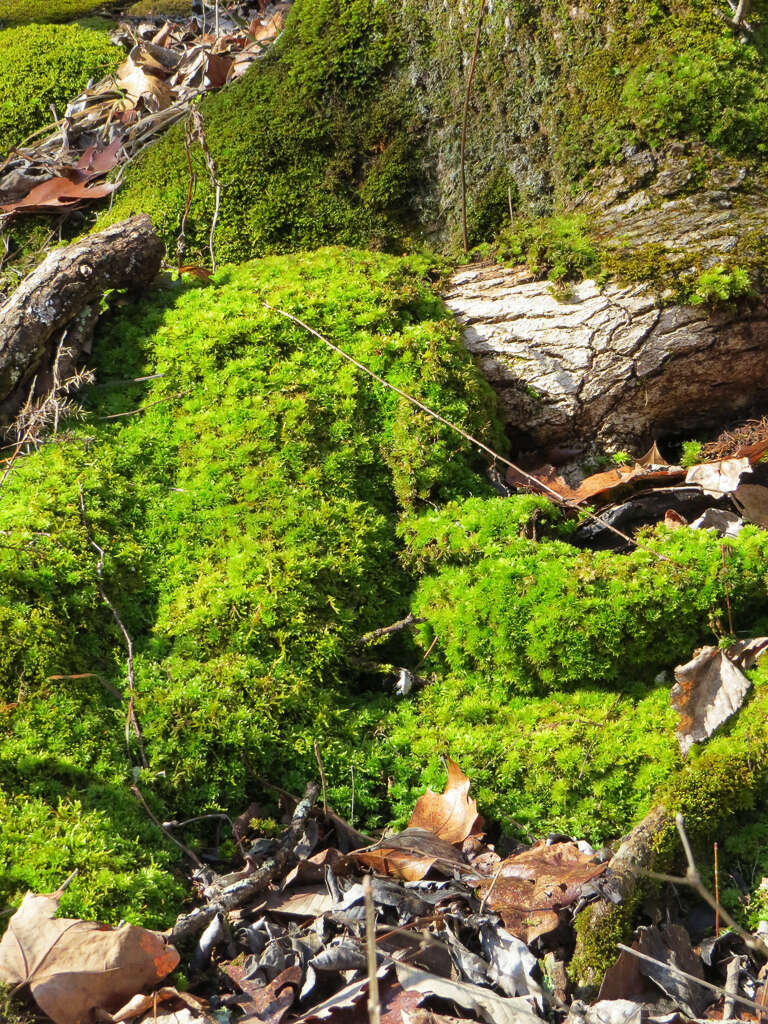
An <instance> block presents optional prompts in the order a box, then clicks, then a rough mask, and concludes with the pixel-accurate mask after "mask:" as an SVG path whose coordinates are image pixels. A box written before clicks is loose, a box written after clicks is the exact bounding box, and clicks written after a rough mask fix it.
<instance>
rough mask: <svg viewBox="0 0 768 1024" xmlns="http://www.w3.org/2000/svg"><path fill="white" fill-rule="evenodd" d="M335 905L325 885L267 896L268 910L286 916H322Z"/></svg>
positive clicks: (272, 893) (273, 893)
mask: <svg viewBox="0 0 768 1024" xmlns="http://www.w3.org/2000/svg"><path fill="white" fill-rule="evenodd" d="M335 905H336V903H335V901H334V900H333V899H331V897H330V896H329V895H328V892H327V890H326V889H325V887H324V886H323V887H322V888H321V887H319V886H317V887H316V888H313V889H292V890H291V891H290V892H288V893H279V892H271V893H270V894H269V896H268V897H267V910H269V911H271V912H272V913H273V914H282V915H284V916H286V917H320V915H321V914H326V913H327V912H328V911H329V910H332V909H333V907H334V906H335Z"/></svg>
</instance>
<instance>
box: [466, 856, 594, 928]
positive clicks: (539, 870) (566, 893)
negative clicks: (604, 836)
mask: <svg viewBox="0 0 768 1024" xmlns="http://www.w3.org/2000/svg"><path fill="white" fill-rule="evenodd" d="M605 868H606V865H605V864H598V863H597V861H596V860H595V858H594V854H588V853H583V852H582V851H581V850H580V849H579V847H578V846H577V844H576V843H552V844H551V845H549V846H547V845H546V844H545V843H543V842H541V843H537V844H536V845H535V846H532V847H531V848H530V849H529V850H524V851H523V852H522V853H518V854H515V855H513V856H512V857H507V859H506V860H505V861H502V863H501V865H500V866H499V867H498V868H497V872H496V874H495V875H494V876H493V877H492V878H485V879H483V881H482V882H481V883H480V884H479V886H478V895H480V896H481V897H483V898H485V900H486V903H487V905H488V906H489V907H490V909H491V910H495V911H496V912H497V913H498V914H499V915H500V916H501V919H502V920H503V922H504V924H505V925H506V927H507V928H508V929H509V930H510V932H512V934H513V935H516V936H517V938H519V939H522V940H523V942H525V943H530V942H533V940H534V939H536V938H538V937H539V936H540V935H546V934H547V933H549V932H551V931H554V929H555V928H556V927H557V926H558V923H559V920H560V918H559V916H558V913H557V911H558V910H561V909H563V908H565V907H569V906H571V905H572V904H574V903H576V902H577V900H578V899H579V896H580V895H581V888H582V886H583V885H584V884H585V883H587V882H589V881H591V880H592V879H593V878H596V877H597V876H598V875H600V874H602V873H603V871H605Z"/></svg>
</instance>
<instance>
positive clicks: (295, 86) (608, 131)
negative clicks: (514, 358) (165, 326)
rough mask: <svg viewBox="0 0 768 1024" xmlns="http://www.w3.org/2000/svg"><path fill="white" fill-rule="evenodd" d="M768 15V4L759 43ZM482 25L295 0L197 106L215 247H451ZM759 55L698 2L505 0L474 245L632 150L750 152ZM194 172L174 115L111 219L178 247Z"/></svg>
mask: <svg viewBox="0 0 768 1024" xmlns="http://www.w3.org/2000/svg"><path fill="white" fill-rule="evenodd" d="M757 6H758V8H759V5H757ZM761 19H762V12H761V10H760V9H758V10H756V12H755V15H754V21H755V24H756V25H757V27H758V43H759V40H760V38H762V37H761V35H760V33H761V32H762V28H761V24H762V22H761ZM473 35H474V23H473V18H471V17H468V16H467V14H466V11H465V9H464V8H463V6H462V5H460V4H458V3H456V2H455V0H451V3H449V4H448V5H446V4H444V3H442V2H438V0H425V2H424V3H423V4H419V5H415V4H406V5H402V6H396V7H394V8H393V7H391V6H390V7H388V8H387V9H386V10H385V8H384V5H382V4H380V3H377V2H376V0H353V2H351V3H347V4H345V5H341V4H340V3H339V0H320V2H317V0H315V2H311V3H310V2H308V0H297V3H296V4H295V6H294V8H293V10H292V13H291V15H290V17H289V19H288V26H287V29H286V31H285V33H284V35H283V37H282V39H281V40H280V41H279V43H278V45H277V47H276V48H275V51H274V52H273V53H272V54H271V55H270V56H269V57H267V58H266V59H264V60H263V61H261V62H259V64H258V66H257V67H255V68H254V69H253V70H252V71H251V72H250V73H249V74H248V75H247V76H246V80H245V81H244V82H242V83H240V84H239V85H237V86H236V87H234V88H231V89H227V90H225V92H224V93H222V94H221V95H219V96H216V97H211V98H209V99H207V100H205V101H204V102H203V104H202V110H203V112H204V115H205V118H206V121H207V123H208V140H209V144H210V145H211V149H212V151H213V153H214V156H215V157H216V161H217V165H218V167H219V170H220V173H221V175H222V177H223V180H224V183H225V188H224V194H223V216H222V220H221V225H220V229H219V244H220V247H221V250H222V254H223V255H224V256H225V257H226V258H243V257H245V256H250V255H253V254H259V253H263V252H267V251H274V250H279V251H282V250H286V249H290V248H295V247H298V246H313V245H317V244H320V243H321V242H324V241H328V240H336V241H342V242H355V243H357V242H361V241H366V242H367V243H369V244H373V245H375V246H385V247H398V246H401V245H402V244H403V243H404V241H405V240H407V239H411V240H415V239H421V238H422V237H424V236H426V237H428V238H430V239H434V240H437V241H439V242H440V244H441V245H444V246H446V247H451V246H452V245H453V244H455V243H456V241H457V239H458V238H459V234H460V232H459V225H460V206H461V204H460V188H459V178H460V176H459V167H458V138H459V133H460V125H461V120H462V108H463V99H464V83H465V69H466V65H467V62H468V60H469V55H470V54H471V51H472V41H473ZM670 53H672V54H675V55H676V56H675V58H674V61H673V62H672V64H670V61H669V54H670ZM761 53H762V51H761V49H760V47H759V45H757V44H755V43H753V42H748V43H747V44H741V43H740V42H739V41H738V40H737V38H736V37H735V35H734V33H733V31H732V29H730V28H729V27H728V26H727V24H726V23H725V22H724V21H723V20H722V19H720V18H718V17H717V16H716V15H715V14H714V13H713V10H712V7H711V4H708V3H707V2H706V0H692V2H685V3H683V2H677V0H675V2H670V3H669V4H647V3H645V2H644V0H632V2H631V3H628V4H627V3H619V2H618V0H606V2H604V3H600V4H585V5H581V6H580V7H578V8H574V7H573V5H572V4H571V3H566V2H565V0H537V2H531V3H512V2H511V0H509V2H507V3H500V4H496V5H494V7H493V10H491V11H489V12H488V16H487V19H486V22H485V27H484V32H483V35H482V38H481V46H480V51H479V58H478V62H477V67H476V76H475V81H474V84H473V89H472V95H471V103H470V110H469V121H468V139H467V162H466V171H467V178H468V219H469V229H470V236H471V237H470V244H472V245H474V244H480V243H482V242H483V241H487V240H488V239H489V238H490V237H492V235H493V234H494V233H496V232H497V231H498V230H499V228H500V227H501V226H502V225H503V224H504V223H505V222H506V221H507V219H508V216H509V211H508V207H509V199H510V198H511V200H512V204H513V208H514V210H515V214H516V216H517V213H518V212H519V213H520V214H521V215H523V217H529V216H531V215H532V214H535V215H540V214H541V213H542V212H551V210H552V209H553V206H555V205H556V204H563V203H564V204H566V205H567V203H568V202H569V201H570V200H571V198H572V196H573V194H574V192H575V191H576V190H579V189H581V188H582V184H581V182H582V179H583V178H584V176H585V175H586V174H587V173H588V172H590V171H593V170H594V169H595V168H597V167H602V166H604V165H605V164H606V163H608V162H610V161H611V160H613V159H614V158H616V157H617V156H619V155H620V154H621V152H622V147H623V146H625V145H626V144H628V143H630V144H634V143H637V142H638V141H640V140H642V141H644V142H647V143H650V144H652V145H660V144H662V143H664V142H666V141H668V140H672V139H677V138H683V139H699V140H701V141H702V143H705V144H706V145H709V146H716V147H719V149H720V150H721V151H722V152H723V153H724V154H726V155H727V154H732V155H739V156H743V155H745V154H747V155H750V154H752V155H754V154H755V153H758V152H759V151H760V146H761V145H762V144H763V143H762V141H761V140H763V139H764V137H765V134H766V131H765V129H766V127H767V126H768V87H766V85H765V82H766V76H765V74H764V62H763V57H762V56H761ZM715 67H716V68H717V72H716V73H715V72H714V68H715ZM734 97H735V99H734ZM200 170H201V172H202V164H200ZM187 176H188V175H187V169H186V162H185V159H184V153H183V128H182V127H181V126H179V127H177V128H176V130H175V131H173V132H172V133H171V134H170V135H169V136H168V137H167V138H166V139H165V140H163V141H162V142H161V143H159V144H158V146H157V147H156V148H155V150H154V152H152V153H150V154H147V155H146V156H145V157H144V159H143V160H140V161H139V162H138V164H137V166H136V167H135V168H133V169H131V170H130V171H129V173H128V176H127V178H126V184H125V187H124V191H123V195H122V196H121V198H119V199H118V201H117V204H116V208H115V210H114V214H113V216H114V217H117V216H122V215H124V214H125V213H127V212H129V211H130V210H139V209H146V210H147V211H148V212H151V213H152V214H153V215H154V216H155V219H156V220H157V221H158V222H159V224H160V225H161V229H162V231H163V233H164V235H165V237H166V238H167V240H168V241H169V242H173V241H175V235H176V233H177V231H178V227H179V223H180V219H181V215H182V212H183V208H184V203H185V199H186V194H187ZM205 180H206V176H205V174H204V173H201V174H200V175H199V181H200V188H201V192H200V194H199V196H198V199H197V200H196V203H195V206H194V208H193V218H192V224H191V238H192V245H193V247H194V248H196V249H197V250H198V251H199V252H200V253H202V252H203V251H204V249H205V244H206V240H207V231H208V229H209V226H210V222H211V216H212V197H211V194H210V190H209V188H208V186H207V185H206V184H205ZM692 180H693V179H692ZM588 256H589V254H588V253H583V254H582V258H588ZM551 269H553V271H554V272H555V274H556V275H557V277H558V279H560V278H562V277H564V276H566V275H567V274H568V273H569V272H570V271H569V266H568V264H567V263H566V264H562V265H561V264H556V265H554V266H553V268H551Z"/></svg>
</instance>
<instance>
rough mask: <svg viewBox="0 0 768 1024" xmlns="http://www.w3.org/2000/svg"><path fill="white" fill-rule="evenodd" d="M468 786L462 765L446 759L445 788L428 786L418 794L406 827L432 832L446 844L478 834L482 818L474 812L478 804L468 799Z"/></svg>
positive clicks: (461, 840) (459, 841)
mask: <svg viewBox="0 0 768 1024" xmlns="http://www.w3.org/2000/svg"><path fill="white" fill-rule="evenodd" d="M470 785H471V783H470V781H469V779H468V778H467V776H466V775H465V774H464V772H463V771H462V770H461V768H459V766H458V765H457V764H455V763H454V762H453V761H451V760H450V759H449V761H448V781H447V783H446V785H445V789H444V790H443V792H442V793H435V792H434V791H433V790H431V789H427V792H426V793H425V794H424V795H423V796H420V797H419V799H418V800H417V801H416V806H415V807H414V808H413V814H412V815H411V820H410V821H409V822H408V827H409V828H423V829H426V830H427V831H428V832H434V834H435V835H436V836H439V837H440V839H445V840H446V842H449V843H463V842H464V840H465V839H466V838H467V837H468V836H470V835H477V834H479V833H480V832H481V830H482V826H483V819H482V818H481V817H480V815H479V814H478V813H477V803H476V802H475V801H474V800H470V799H469V787H470Z"/></svg>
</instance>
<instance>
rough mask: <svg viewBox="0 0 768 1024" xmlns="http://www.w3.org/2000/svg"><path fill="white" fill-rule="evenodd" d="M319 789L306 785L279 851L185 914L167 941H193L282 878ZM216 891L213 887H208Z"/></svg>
mask: <svg viewBox="0 0 768 1024" xmlns="http://www.w3.org/2000/svg"><path fill="white" fill-rule="evenodd" d="M319 792H320V787H319V786H318V784H317V783H316V782H310V783H309V785H308V786H307V789H306V792H305V794H304V798H303V799H302V800H301V801H300V803H299V804H297V806H296V810H295V811H294V812H293V818H292V819H291V824H290V825H289V826H288V828H287V829H286V830H285V832H284V833H283V835H282V838H281V839H280V841H279V844H278V846H277V849H276V850H275V851H274V852H273V853H272V855H271V856H270V857H268V858H267V859H266V860H265V861H264V862H263V863H262V864H261V865H260V866H259V867H257V868H256V870H255V871H253V872H252V873H251V874H249V875H247V876H245V877H244V878H239V879H238V880H237V881H235V882H233V883H232V884H231V885H227V886H226V887H225V888H223V889H221V890H220V891H218V892H215V891H214V893H213V896H212V898H210V899H209V902H208V903H207V905H206V906H204V907H198V908H197V909H195V910H193V911H192V912H191V913H189V914H182V915H181V916H180V917H179V918H178V919H177V921H176V924H175V925H174V926H173V930H172V931H171V933H170V935H169V937H168V939H169V942H171V943H173V944H176V943H178V942H184V941H185V940H187V939H190V938H192V937H193V936H195V935H197V934H198V933H199V932H201V931H202V930H203V928H205V927H206V926H207V925H208V924H210V922H211V921H212V920H213V919H214V917H216V915H217V914H221V913H227V912H228V911H230V910H236V909H237V908H238V907H242V906H245V904H247V903H249V902H251V901H252V900H253V897H254V896H256V895H258V893H260V892H263V891H264V890H265V889H266V888H267V886H268V885H269V884H270V882H272V881H274V879H276V878H278V877H280V875H281V874H282V873H283V872H284V871H285V870H286V868H287V867H289V866H291V862H292V861H295V859H296V857H295V852H294V851H295V849H296V846H297V845H298V843H299V842H300V841H301V838H302V836H303V834H304V828H305V826H306V824H307V820H308V819H309V816H310V814H311V812H312V808H313V807H314V805H315V801H316V800H317V796H318V793H319ZM211 888H214V889H215V882H214V886H212V887H209V889H208V890H207V891H210V890H211Z"/></svg>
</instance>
